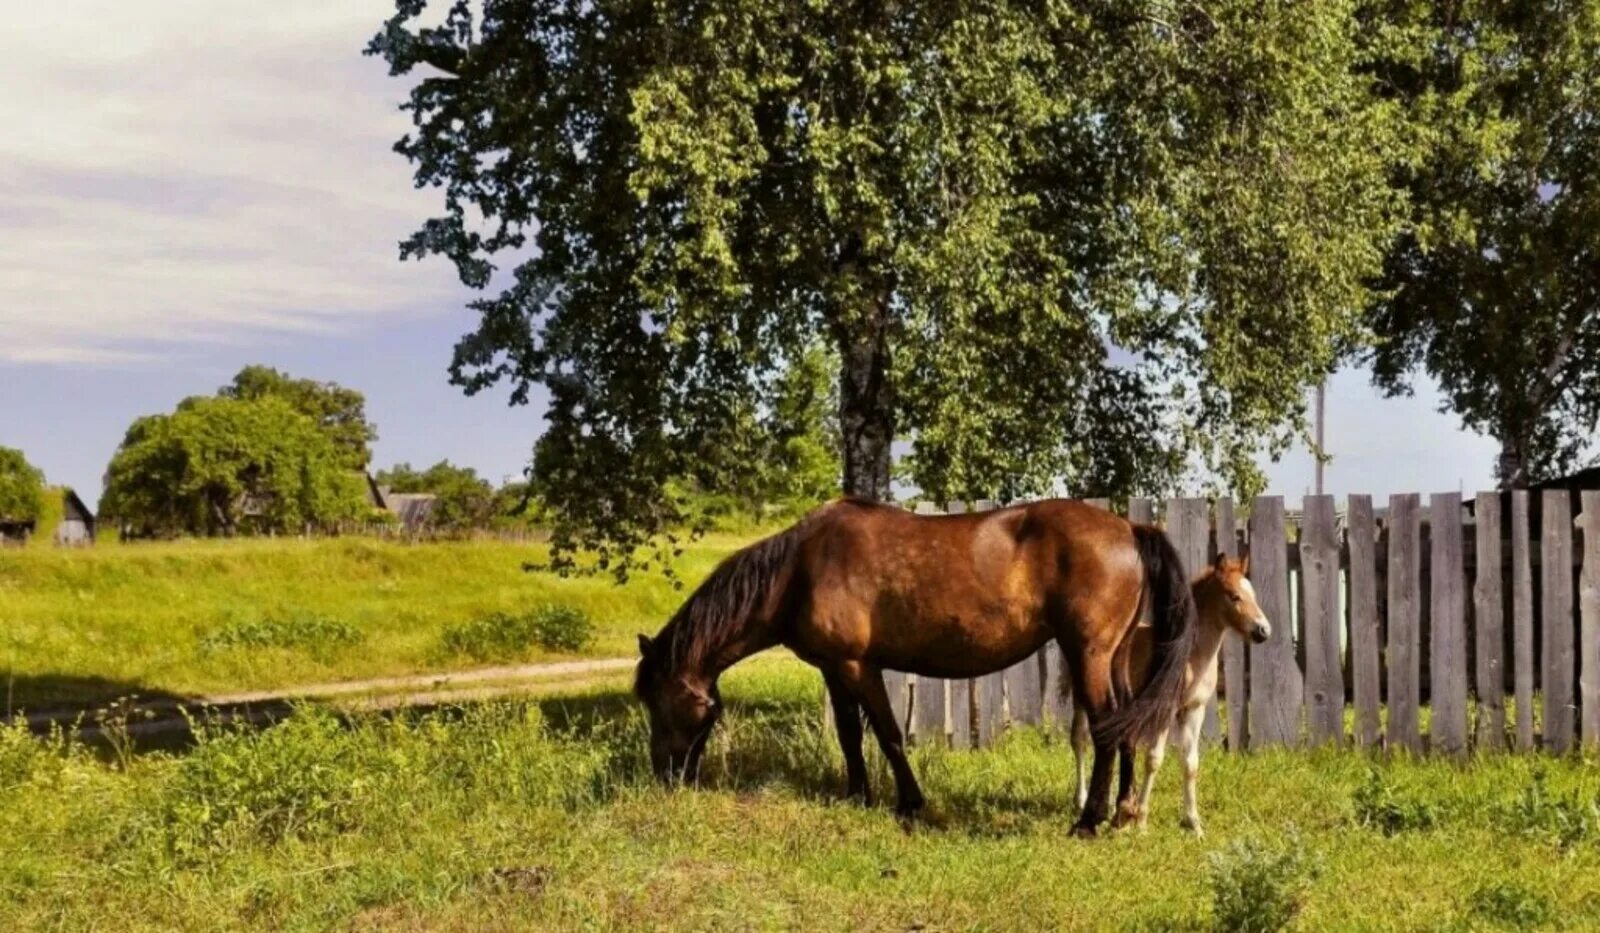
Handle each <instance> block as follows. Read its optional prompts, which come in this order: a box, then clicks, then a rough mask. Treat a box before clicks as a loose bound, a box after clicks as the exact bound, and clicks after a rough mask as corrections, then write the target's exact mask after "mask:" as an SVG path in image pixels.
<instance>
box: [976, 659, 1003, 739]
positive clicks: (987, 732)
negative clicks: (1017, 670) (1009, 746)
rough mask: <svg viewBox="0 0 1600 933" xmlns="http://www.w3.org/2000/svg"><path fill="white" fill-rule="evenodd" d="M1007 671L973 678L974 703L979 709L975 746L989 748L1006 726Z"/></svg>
mask: <svg viewBox="0 0 1600 933" xmlns="http://www.w3.org/2000/svg"><path fill="white" fill-rule="evenodd" d="M1005 686H1006V681H1005V672H1004V671H995V672H994V673H993V674H985V675H984V676H982V677H976V678H973V680H972V705H973V707H974V709H975V710H976V711H977V718H978V723H977V732H976V733H974V734H973V737H972V738H973V747H974V748H988V747H989V746H991V745H993V744H994V743H995V740H997V739H999V738H1000V733H1002V732H1004V731H1005V728H1006V708H1005V704H1006V698H1005Z"/></svg>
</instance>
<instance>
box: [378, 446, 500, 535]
mask: <svg viewBox="0 0 1600 933" xmlns="http://www.w3.org/2000/svg"><path fill="white" fill-rule="evenodd" d="M374 479H375V480H377V483H378V485H379V486H387V487H389V489H390V490H391V491H393V492H400V493H408V492H409V493H431V494H433V495H434V496H436V497H438V501H437V502H435V504H434V507H433V512H432V513H431V514H430V516H429V523H430V524H432V525H434V526H435V527H439V528H453V529H468V528H482V527H485V526H487V525H488V524H489V523H490V521H491V519H493V518H494V515H495V510H494V487H493V486H491V485H490V484H489V482H488V480H485V479H483V478H481V477H479V476H478V471H476V470H474V469H472V468H471V467H458V466H455V465H453V464H452V463H451V462H450V461H449V460H440V461H439V462H438V463H435V464H434V465H433V466H431V467H428V468H427V469H426V470H421V471H418V470H416V469H414V468H413V467H412V466H411V464H409V463H398V464H395V465H394V466H393V467H391V468H389V469H387V470H379V471H378V473H377V475H376V476H375V477H374Z"/></svg>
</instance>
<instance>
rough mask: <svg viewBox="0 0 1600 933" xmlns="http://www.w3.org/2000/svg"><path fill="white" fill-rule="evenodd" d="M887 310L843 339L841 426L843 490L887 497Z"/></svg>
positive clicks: (890, 428) (890, 425)
mask: <svg viewBox="0 0 1600 933" xmlns="http://www.w3.org/2000/svg"><path fill="white" fill-rule="evenodd" d="M887 329H888V313H887V309H884V310H883V312H882V313H880V315H879V316H878V320H876V321H870V322H867V323H866V324H864V325H863V326H861V327H859V328H857V329H856V330H855V332H853V333H850V334H847V335H845V336H844V337H843V338H842V339H841V340H840V347H839V357H840V364H841V365H840V370H839V427H840V433H841V434H842V435H843V440H844V492H845V494H846V495H850V496H860V497H862V498H864V499H872V500H874V501H878V502H887V501H888V500H889V464H890V445H891V444H892V443H893V441H894V397H893V391H892V390H891V388H890V385H889V343H888V333H887Z"/></svg>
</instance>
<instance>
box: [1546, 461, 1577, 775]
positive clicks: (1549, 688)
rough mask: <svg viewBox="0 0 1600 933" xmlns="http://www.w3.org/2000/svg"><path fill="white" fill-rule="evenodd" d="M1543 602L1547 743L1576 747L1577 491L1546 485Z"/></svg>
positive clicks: (1555, 748) (1562, 748) (1555, 746)
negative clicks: (1574, 612) (1574, 576)
mask: <svg viewBox="0 0 1600 933" xmlns="http://www.w3.org/2000/svg"><path fill="white" fill-rule="evenodd" d="M1540 512H1541V514H1540V522H1539V524H1540V537H1541V539H1542V541H1541V545H1540V558H1541V561H1542V566H1541V567H1540V568H1539V569H1540V579H1539V583H1540V591H1541V592H1540V596H1541V599H1540V603H1541V608H1542V610H1543V611H1542V612H1541V613H1540V616H1539V635H1540V640H1541V642H1542V647H1543V651H1542V652H1541V654H1542V657H1541V659H1540V660H1541V661H1542V664H1541V667H1542V668H1543V670H1542V672H1541V674H1542V676H1541V677H1540V679H1539V690H1540V692H1541V694H1542V695H1543V696H1544V728H1543V730H1542V731H1543V733H1544V747H1545V748H1547V749H1549V750H1550V751H1553V752H1557V753H1560V752H1564V751H1566V750H1567V749H1569V748H1571V747H1572V733H1573V715H1572V713H1573V709H1572V681H1573V677H1572V667H1573V664H1572V662H1573V650H1572V641H1573V638H1572V634H1573V628H1574V626H1573V619H1572V521H1571V519H1570V518H1569V516H1571V514H1572V500H1571V494H1570V493H1568V492H1567V490H1565V489H1546V490H1544V493H1543V495H1542V496H1541V499H1540Z"/></svg>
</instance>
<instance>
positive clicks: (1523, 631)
mask: <svg viewBox="0 0 1600 933" xmlns="http://www.w3.org/2000/svg"><path fill="white" fill-rule="evenodd" d="M1532 553H1533V533H1532V529H1531V528H1530V527H1529V523H1528V492H1527V490H1525V489H1515V490H1512V492H1511V613H1512V615H1511V636H1512V645H1511V666H1512V677H1513V679H1512V689H1513V694H1514V696H1515V698H1516V703H1517V710H1516V714H1517V750H1518V751H1528V750H1529V749H1531V748H1533V564H1532Z"/></svg>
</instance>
